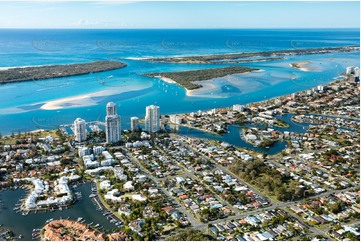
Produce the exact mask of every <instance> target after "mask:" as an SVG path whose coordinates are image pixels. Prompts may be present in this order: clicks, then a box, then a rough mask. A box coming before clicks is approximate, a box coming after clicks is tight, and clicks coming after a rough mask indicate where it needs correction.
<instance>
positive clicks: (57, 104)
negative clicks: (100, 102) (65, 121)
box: [40, 93, 97, 110]
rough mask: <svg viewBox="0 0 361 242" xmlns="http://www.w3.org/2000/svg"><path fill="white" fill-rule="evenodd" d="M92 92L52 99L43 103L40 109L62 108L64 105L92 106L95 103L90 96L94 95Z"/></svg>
mask: <svg viewBox="0 0 361 242" xmlns="http://www.w3.org/2000/svg"><path fill="white" fill-rule="evenodd" d="M96 96H97V95H95V93H94V94H86V95H81V96H75V97H68V98H61V99H57V100H53V101H49V102H47V103H45V104H44V105H43V106H41V107H40V109H43V110H57V109H62V108H64V107H69V106H71V107H81V106H93V105H95V104H96V102H95V101H93V100H92V99H91V98H92V97H96Z"/></svg>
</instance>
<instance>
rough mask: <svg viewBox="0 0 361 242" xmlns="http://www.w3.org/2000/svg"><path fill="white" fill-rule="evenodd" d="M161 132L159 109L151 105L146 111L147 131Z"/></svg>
mask: <svg viewBox="0 0 361 242" xmlns="http://www.w3.org/2000/svg"><path fill="white" fill-rule="evenodd" d="M159 130H160V113H159V107H158V106H154V105H150V106H147V107H146V109H145V131H147V132H149V133H155V132H158V131H159Z"/></svg>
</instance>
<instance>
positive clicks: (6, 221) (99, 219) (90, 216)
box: [0, 183, 117, 240]
mask: <svg viewBox="0 0 361 242" xmlns="http://www.w3.org/2000/svg"><path fill="white" fill-rule="evenodd" d="M75 191H76V192H79V193H81V194H82V197H83V199H81V200H80V201H77V202H76V203H75V204H74V206H72V207H69V208H68V209H62V210H57V209H54V210H48V211H47V212H37V213H36V214H35V213H28V212H25V213H24V216H23V215H22V213H19V212H18V210H17V211H15V210H13V209H14V207H15V206H16V204H18V202H19V198H22V197H24V196H25V195H26V191H24V190H21V189H17V190H7V191H2V192H0V200H1V201H2V204H4V206H3V207H2V206H0V214H1V216H0V224H2V225H3V226H4V227H7V228H10V229H11V230H12V231H13V232H14V233H15V237H16V239H17V240H39V238H40V237H39V235H40V232H41V228H42V227H43V226H44V225H45V223H46V222H47V221H48V222H50V221H52V220H56V219H60V218H69V219H71V220H74V221H76V220H78V219H79V221H81V222H85V223H87V224H89V225H92V224H100V225H102V226H103V227H104V229H107V230H111V229H114V228H116V227H117V225H115V224H114V223H111V222H110V221H109V220H108V219H107V217H105V216H103V213H104V211H99V207H98V205H96V203H95V202H94V201H93V199H90V198H88V197H89V195H90V194H91V184H90V183H85V184H79V185H78V186H77V188H76V189H75ZM4 197H6V200H4V199H3V198H4ZM108 216H109V215H108ZM19 223H20V224H21V225H22V226H18V224H19ZM20 235H21V238H20V237H19V236H20Z"/></svg>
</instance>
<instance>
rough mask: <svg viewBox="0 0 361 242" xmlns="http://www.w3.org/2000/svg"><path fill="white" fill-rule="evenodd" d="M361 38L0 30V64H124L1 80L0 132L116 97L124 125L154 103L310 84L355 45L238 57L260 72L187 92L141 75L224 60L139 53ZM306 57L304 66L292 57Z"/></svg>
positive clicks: (235, 97) (211, 101) (333, 70)
mask: <svg viewBox="0 0 361 242" xmlns="http://www.w3.org/2000/svg"><path fill="white" fill-rule="evenodd" d="M344 45H359V31H358V30H78V31H75V30H0V53H1V54H0V67H12V66H27V65H46V64H64V63H76V62H87V61H92V60H99V59H102V60H105V59H110V60H119V61H123V62H125V63H126V64H127V65H128V66H127V67H126V68H124V69H120V70H114V71H108V72H104V73H94V74H88V75H83V76H74V77H65V78H58V79H54V80H44V81H33V82H22V83H12V84H5V85H0V124H1V125H0V132H1V133H2V134H10V133H11V132H15V133H16V132H18V131H19V130H20V131H29V130H34V129H38V128H43V129H52V128H56V127H57V126H58V125H59V124H64V123H72V122H73V121H74V120H75V119H76V118H77V117H81V118H83V119H85V120H87V121H94V120H104V116H105V105H106V103H107V102H108V101H114V102H115V103H116V104H117V105H118V106H119V107H118V113H119V114H120V115H121V118H122V128H128V127H129V118H130V117H131V116H139V117H141V118H142V117H144V115H145V106H147V105H151V104H156V105H159V106H160V110H161V113H162V114H171V113H183V112H191V111H197V110H199V109H201V110H205V109H209V108H214V107H223V106H230V105H233V104H235V103H241V104H244V103H250V102H254V101H259V100H264V99H268V98H271V97H275V96H280V95H284V94H288V93H291V92H296V91H300V90H305V89H309V88H312V87H315V86H317V85H318V84H322V83H327V82H330V81H332V80H333V79H334V78H335V77H337V76H338V75H339V74H340V73H343V72H344V70H345V68H346V67H347V66H350V65H357V66H359V52H354V53H333V54H324V55H308V56H289V57H287V58H286V59H284V60H279V61H269V62H259V63H244V64H242V66H249V67H255V68H259V69H261V70H262V72H257V73H250V74H243V75H234V76H232V77H226V78H218V79H215V80H212V81H209V82H208V83H209V84H211V85H213V87H214V88H212V89H210V90H199V91H197V92H196V95H195V96H187V95H186V92H185V90H184V89H183V88H181V87H179V86H177V85H176V84H168V83H164V82H163V81H160V80H158V79H153V78H147V77H143V76H141V74H144V73H150V72H166V71H182V70H194V69H202V68H216V67H222V66H226V65H219V64H217V65H208V64H207V65H201V64H165V63H148V62H145V61H142V60H139V59H137V58H144V57H159V56H174V55H178V56H179V55H201V54H215V53H237V52H242V51H261V50H277V49H295V48H296V49H297V48H316V47H330V46H331V47H332V46H344ZM296 61H310V62H311V64H310V67H311V68H312V70H311V71H309V72H304V71H301V70H296V69H293V68H291V67H290V66H289V64H290V63H291V62H296ZM84 95H90V96H88V97H83V99H80V100H75V99H73V100H70V101H69V100H68V101H65V102H63V103H62V105H63V107H62V108H57V109H54V110H43V109H42V108H41V107H42V106H43V105H44V104H46V103H48V102H49V101H52V100H59V99H63V98H69V97H70V98H74V97H76V98H77V97H79V96H84Z"/></svg>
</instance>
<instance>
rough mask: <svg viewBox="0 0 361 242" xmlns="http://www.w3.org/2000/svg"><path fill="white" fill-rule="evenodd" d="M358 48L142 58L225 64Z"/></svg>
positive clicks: (348, 50) (153, 60)
mask: <svg viewBox="0 0 361 242" xmlns="http://www.w3.org/2000/svg"><path fill="white" fill-rule="evenodd" d="M359 49H360V47H359V46H343V47H328V48H312V49H291V50H275V51H262V52H243V53H236V54H219V55H203V56H184V57H164V58H149V59H144V60H145V61H150V62H166V63H180V64H220V63H223V64H225V63H244V62H256V61H272V60H279V59H281V58H282V57H284V56H289V55H312V54H326V53H336V52H351V51H357V50H359ZM265 57H267V58H265ZM246 58H250V59H246ZM255 58H256V59H255ZM257 58H258V59H257Z"/></svg>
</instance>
